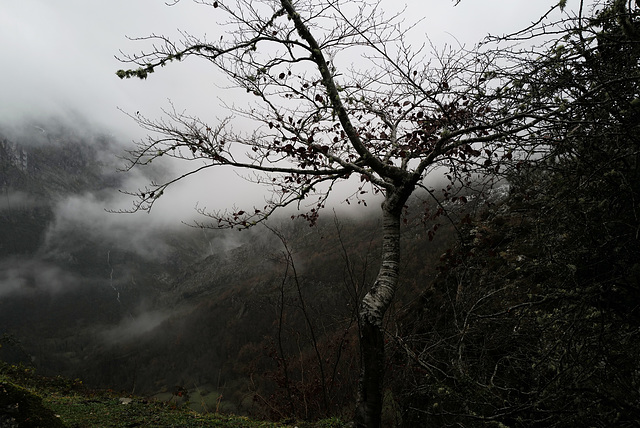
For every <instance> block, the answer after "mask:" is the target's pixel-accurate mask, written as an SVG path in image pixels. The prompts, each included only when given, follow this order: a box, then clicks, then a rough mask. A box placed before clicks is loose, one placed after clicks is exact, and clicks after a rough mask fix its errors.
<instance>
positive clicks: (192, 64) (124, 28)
mask: <svg viewBox="0 0 640 428" xmlns="http://www.w3.org/2000/svg"><path fill="white" fill-rule="evenodd" d="M554 1H555V0H535V1H534V0H463V1H462V2H461V3H460V4H459V5H458V6H455V7H454V2H453V1H452V0H408V1H406V5H407V14H406V19H407V22H408V23H412V22H415V21H416V20H418V19H420V18H423V17H424V20H423V21H422V22H421V23H420V24H419V26H418V27H417V29H416V31H414V32H413V35H414V37H416V44H420V43H422V42H423V41H424V35H425V34H426V35H428V36H429V37H430V38H431V40H432V41H434V42H435V43H436V45H442V44H444V43H449V44H457V43H458V42H461V43H465V44H467V45H468V46H471V45H473V44H474V43H475V42H477V41H478V40H479V39H481V38H482V37H483V36H485V35H486V34H488V33H494V34H496V33H503V32H510V31H513V30H516V29H518V28H522V27H523V26H525V25H527V24H528V23H530V22H531V21H533V20H535V19H537V18H538V17H539V16H540V15H541V14H542V13H544V12H545V11H546V10H547V8H548V7H549V6H551V5H552V4H553V3H554ZM574 2H575V1H574ZM569 3H570V5H571V0H570V2H569ZM403 4H405V2H403V0H400V1H398V0H382V5H383V8H385V9H394V8H396V9H397V8H398V7H401V6H402V5H403ZM217 19H218V18H217V14H216V10H215V9H213V8H211V7H207V6H203V5H198V4H194V3H193V2H192V1H190V0H182V1H181V2H179V3H178V4H176V5H173V6H167V5H166V4H165V1H163V0H101V1H100V0H55V1H51V0H0V54H1V55H2V56H1V58H2V71H1V72H0V76H1V78H0V124H1V123H3V122H4V123H5V124H6V123H12V122H15V121H17V120H19V119H20V118H21V117H24V116H31V117H38V116H39V115H50V114H62V115H64V114H66V113H67V112H75V113H80V114H81V115H83V116H85V117H86V119H87V120H88V121H90V122H92V123H96V124H98V125H100V126H102V127H104V128H105V129H106V130H108V131H109V132H112V133H115V134H117V135H122V136H123V137H124V139H133V138H138V137H140V136H141V135H142V134H141V131H140V130H139V129H138V128H136V126H135V124H134V123H132V121H131V120H130V119H129V118H128V117H126V116H125V115H124V114H123V113H122V112H120V111H119V110H118V108H121V109H123V110H125V111H129V112H136V111H140V112H142V113H144V114H145V115H146V116H149V117H159V116H160V109H161V108H162V107H167V105H168V99H171V101H172V102H173V103H174V104H175V105H176V106H177V107H178V108H179V109H184V108H187V109H189V111H192V112H196V113H198V114H200V115H205V116H208V117H209V116H210V117H211V118H212V119H213V120H212V122H215V117H216V115H219V113H220V109H219V107H218V103H219V101H218V99H217V97H223V98H225V97H228V94H225V93H221V90H220V88H219V87H218V86H216V82H215V73H213V72H212V71H211V69H210V67H209V66H208V65H207V64H205V63H202V62H198V61H185V62H183V63H173V64H171V66H169V67H166V68H163V69H161V70H159V71H158V72H156V73H154V75H153V76H151V78H149V79H148V80H146V81H140V80H137V79H128V80H124V81H122V80H120V79H119V78H118V77H117V76H116V75H115V71H116V70H117V69H119V68H123V65H122V64H121V63H120V62H118V60H117V59H116V58H115V56H116V55H118V53H119V50H122V51H124V52H127V53H134V52H136V51H139V50H141V49H143V48H144V45H142V44H140V43H136V42H134V41H131V40H128V39H127V38H126V36H130V37H137V36H145V35H149V34H151V33H153V32H155V33H157V34H165V35H169V36H173V35H176V34H177V30H178V29H184V30H188V31H189V32H190V33H192V34H194V35H199V34H204V33H206V34H207V35H208V36H209V39H210V40H216V39H217V34H220V31H221V30H220V28H219V27H218V26H217V25H216V22H217V21H216V20H217ZM225 99H226V98H225ZM227 196H229V198H228V200H227V201H225V202H224V203H225V204H228V203H229V201H231V200H232V197H233V195H232V194H228V195H227ZM236 196H237V193H236ZM258 202H260V201H258ZM187 204H188V205H189V207H190V208H189V209H192V208H193V203H187Z"/></svg>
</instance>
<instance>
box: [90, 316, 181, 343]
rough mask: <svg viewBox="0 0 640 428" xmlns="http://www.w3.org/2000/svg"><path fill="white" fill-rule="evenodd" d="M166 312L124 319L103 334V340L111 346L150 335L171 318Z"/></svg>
mask: <svg viewBox="0 0 640 428" xmlns="http://www.w3.org/2000/svg"><path fill="white" fill-rule="evenodd" d="M169 316H170V314H169V313H168V312H164V311H149V312H143V313H141V314H139V315H137V316H131V317H127V318H124V319H123V320H122V321H121V322H120V323H119V324H118V325H117V326H115V327H112V328H109V329H108V330H106V331H104V332H103V333H102V338H103V340H104V341H105V342H107V343H110V344H115V343H121V342H127V341H130V340H133V339H136V338H138V337H140V336H142V335H144V334H146V333H149V332H151V331H153V330H154V329H156V328H157V327H159V326H160V324H162V323H163V322H164V321H165V320H167V319H168V318H169Z"/></svg>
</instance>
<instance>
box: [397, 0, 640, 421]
mask: <svg viewBox="0 0 640 428" xmlns="http://www.w3.org/2000/svg"><path fill="white" fill-rule="evenodd" d="M639 13H640V11H639V10H638V9H637V7H636V8H635V9H630V10H629V9H626V8H625V6H624V2H619V1H616V2H612V3H610V4H607V5H606V7H604V8H603V9H601V11H600V12H595V13H594V15H593V17H592V18H590V19H585V18H582V19H576V20H571V21H567V24H571V27H569V26H568V27H567V28H568V30H567V33H566V35H567V36H566V37H565V38H564V39H563V40H562V45H561V43H560V41H558V42H557V43H554V45H553V47H552V49H553V50H552V51H551V53H550V54H549V55H548V56H546V57H544V58H543V59H541V60H540V61H542V62H543V66H542V67H539V68H538V69H539V70H544V73H543V75H542V74H540V75H537V76H536V75H532V76H531V82H536V85H537V88H538V89H539V91H540V93H545V94H546V95H545V96H566V97H567V102H568V107H567V110H566V111H565V112H564V114H563V115H562V116H561V117H559V120H558V121H557V123H556V125H555V128H549V129H550V130H552V131H554V132H553V133H551V134H548V135H545V136H544V137H545V138H548V139H549V152H548V154H547V155H546V156H544V157H543V158H542V159H536V160H535V161H532V162H530V163H520V164H518V165H517V166H516V167H515V168H514V169H513V170H512V174H511V176H510V181H511V183H512V189H511V196H510V198H509V200H508V201H507V202H506V203H505V204H504V205H502V206H500V207H498V208H496V209H495V210H494V211H493V212H492V213H491V214H490V215H487V216H485V217H484V218H482V219H478V220H477V221H475V222H474V224H473V225H472V226H470V227H469V228H468V231H467V233H468V234H469V236H468V239H467V241H466V242H463V243H462V244H460V245H459V246H458V247H457V248H456V250H454V251H450V252H447V253H445V254H444V255H443V257H442V267H441V274H440V276H439V278H438V279H437V280H436V281H435V283H434V285H433V287H432V288H431V289H430V290H429V291H428V292H427V293H425V294H424V295H423V299H422V300H421V302H420V305H421V306H422V310H421V313H420V315H419V316H418V317H414V316H413V315H412V312H410V311H409V312H407V315H406V317H405V318H404V320H403V321H404V323H403V327H404V330H403V332H402V334H400V335H399V336H398V337H397V340H396V344H397V347H396V350H397V352H396V360H395V364H396V365H397V366H398V367H399V369H398V371H399V372H400V374H398V375H397V377H396V379H395V381H396V383H395V384H394V391H395V393H396V394H397V396H398V398H399V400H398V401H399V402H401V403H402V406H401V407H402V419H403V422H404V423H405V424H406V425H407V426H426V425H429V424H431V426H520V427H535V426H539V427H560V426H581V425H583V424H585V423H586V422H585V421H589V425H590V426H598V427H606V426H612V425H615V426H636V424H637V421H638V420H640V406H638V403H639V402H640V394H639V392H638V386H639V382H640V379H639V376H638V373H640V372H639V370H640V363H639V361H638V358H637V355H638V353H639V352H640V340H639V339H640V337H639V335H640V333H639V327H640V317H639V312H638V311H639V307H638V302H639V301H640V283H639V279H640V276H639V273H640V265H639V264H638V260H640V240H639V236H638V230H640V219H639V218H638V215H637V210H638V200H639V198H640V176H639V175H638V174H639V170H638V167H639V164H638V160H639V159H638V154H639V153H640V140H639V135H640V133H639V131H640V129H639V125H638V123H639V120H638V118H639V115H640V106H639V105H638V104H640V102H638V100H639V96H640V87H639V83H638V82H640V78H639V77H640V76H639V73H638V70H639V69H638V59H639V58H640V38H638V28H640V26H639V24H638V17H639ZM559 59H562V60H560V61H559ZM541 73H542V72H541ZM543 80H545V81H546V84H544V85H543V83H542V82H543ZM569 101H570V103H569Z"/></svg>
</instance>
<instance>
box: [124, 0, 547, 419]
mask: <svg viewBox="0 0 640 428" xmlns="http://www.w3.org/2000/svg"><path fill="white" fill-rule="evenodd" d="M197 2H198V3H201V4H202V5H203V6H209V7H210V8H211V13H212V16H213V17H216V18H218V20H219V22H220V24H221V25H220V28H221V29H222V30H223V31H224V33H223V35H222V37H220V38H219V40H215V41H209V40H207V39H206V38H204V37H196V36H193V35H191V34H189V33H186V32H184V33H182V36H183V37H182V39H181V40H180V41H174V40H171V39H169V38H168V37H165V36H162V35H151V36H149V37H146V38H142V39H138V41H139V42H141V43H146V46H147V50H146V51H143V53H141V54H136V55H130V56H124V57H123V58H121V59H122V60H123V61H124V62H125V63H129V64H131V68H130V69H126V70H120V71H118V72H117V74H118V76H119V77H121V78H128V77H138V78H142V79H145V78H147V77H149V76H150V74H151V73H153V72H154V71H157V70H158V69H159V68H161V67H163V66H166V65H169V64H170V63H171V62H179V61H184V60H186V59H187V58H189V57H199V58H201V59H204V60H207V61H209V62H210V63H211V64H212V65H213V66H214V67H216V68H217V69H218V70H219V71H221V72H223V73H224V74H225V75H226V76H227V77H228V78H229V81H230V82H231V86H232V87H235V88H238V89H241V90H242V91H246V93H248V94H252V95H253V96H254V97H255V98H254V100H255V101H254V102H252V103H250V104H248V105H246V106H244V107H237V106H228V107H229V109H230V110H231V111H233V113H234V114H235V115H236V117H243V118H248V119H251V120H253V122H254V123H255V127H254V128H253V129H251V130H250V131H248V132H236V131H234V130H233V129H232V127H231V124H232V123H233V118H228V119H224V120H216V121H215V122H214V123H210V122H208V121H206V120H205V119H201V118H199V117H194V116H190V115H188V114H186V113H181V112H179V111H177V110H176V109H174V108H171V109H170V110H168V111H166V116H165V117H164V118H162V119H157V120H156V119H149V118H147V117H144V116H142V115H140V114H132V115H131V117H132V118H133V120H135V121H136V122H137V123H138V124H139V125H140V126H141V127H142V128H144V129H146V130H148V131H149V132H150V133H151V134H150V136H149V137H148V139H146V140H143V141H141V142H139V143H138V145H137V146H136V148H135V149H133V150H131V151H130V152H129V153H128V159H129V161H130V165H129V167H130V168H134V167H137V166H142V165H146V164H148V163H149V162H151V161H152V160H155V159H156V158H160V157H163V156H164V157H171V158H177V159H180V160H185V161H194V164H195V165H196V166H194V167H193V169H191V170H190V171H189V172H187V173H185V174H183V175H180V176H177V177H175V178H173V179H171V180H168V181H166V182H162V183H151V184H150V185H149V187H147V188H144V189H139V190H138V191H135V192H132V194H133V195H135V196H136V201H135V203H134V207H133V211H138V210H150V209H151V208H152V206H153V204H154V203H155V201H157V200H158V198H159V197H160V196H161V195H162V194H163V193H164V191H165V190H166V189H167V188H168V187H169V186H171V185H172V184H173V183H175V182H176V181H178V180H181V179H183V178H185V177H187V176H190V175H192V174H195V173H197V172H200V171H202V170H205V169H209V168H216V167H220V166H231V167H235V168H237V169H240V170H245V171H247V172H248V175H247V178H248V179H249V180H252V181H255V182H256V183H257V184H262V185H265V186H266V187H267V188H268V191H269V194H270V198H269V199H268V200H267V202H266V203H265V205H264V206H260V207H252V208H246V207H245V208H244V209H237V208H234V209H232V210H230V211H216V212H206V211H204V210H202V214H205V215H206V216H208V218H209V220H210V221H211V222H210V223H206V224H205V223H202V224H199V225H201V226H211V227H220V228H227V227H230V228H234V227H238V228H247V227H250V226H252V225H254V224H256V223H259V222H262V221H264V220H265V219H267V218H268V217H269V216H270V215H271V214H272V213H273V212H274V211H276V210H278V209H280V208H283V207H287V206H297V208H298V209H303V210H302V213H301V214H300V216H302V217H304V218H306V219H307V220H309V221H310V222H311V223H313V222H315V220H316V218H317V216H318V212H319V211H320V210H321V209H322V208H323V207H324V205H325V203H326V201H327V198H328V196H329V194H330V193H331V190H332V189H333V187H334V184H335V183H336V182H338V181H346V180H351V181H350V182H351V183H353V185H354V193H353V194H352V196H351V197H350V198H349V199H352V200H353V199H357V200H358V201H362V198H363V197H364V195H365V194H367V193H373V194H378V195H381V197H382V198H383V202H382V205H381V210H382V218H383V220H382V234H383V243H382V262H381V266H380V269H379V273H378V276H377V278H376V280H375V282H374V283H373V284H371V287H370V288H369V290H368V292H367V293H366V294H365V295H364V297H363V298H362V301H361V302H360V327H361V332H360V335H361V352H362V362H363V363H362V372H361V378H360V384H359V396H358V400H357V406H356V414H355V420H356V424H357V426H367V427H378V426H380V424H381V409H382V399H383V394H382V385H383V379H384V337H383V334H384V333H383V329H382V325H383V318H384V317H385V313H386V312H387V309H388V308H389V306H390V305H391V303H392V300H393V296H394V293H395V291H396V288H397V284H398V277H399V260H400V246H399V241H400V225H401V216H402V210H403V207H405V204H406V202H407V200H408V198H409V197H410V196H411V195H412V194H413V193H414V192H415V191H416V189H419V188H423V189H427V186H426V184H425V183H424V180H425V177H426V176H427V175H429V173H430V172H433V171H434V170H435V169H436V168H442V169H440V171H441V172H442V175H445V176H446V177H447V178H448V179H449V180H451V181H455V180H460V181H465V182H468V180H470V178H471V176H472V175H471V174H472V173H473V171H474V169H475V167H476V166H479V165H480V166H483V167H485V168H487V167H488V168H489V169H491V170H493V171H498V170H499V169H500V163H501V161H502V160H504V159H507V158H511V157H512V156H513V155H514V151H513V149H514V147H515V145H516V144H517V143H519V142H521V141H524V139H525V138H526V136H527V134H528V133H529V131H528V130H530V129H531V128H532V127H534V126H535V125H536V124H539V123H541V121H542V119H544V118H546V117H548V116H549V115H552V114H553V112H554V108H555V107H554V106H553V105H548V104H545V105H534V104H526V105H525V104H522V102H521V99H520V98H519V96H518V90H517V87H515V86H514V85H513V79H512V75H513V70H511V69H509V68H508V67H506V66H505V64H504V63H501V62H499V61H494V60H495V59H496V57H497V56H498V54H497V53H495V52H492V51H490V50H484V51H482V52H480V51H465V50H464V49H462V48H461V49H458V50H454V49H450V48H446V49H444V50H441V51H435V49H434V50H433V52H430V49H431V46H430V45H429V44H424V45H422V46H412V45H411V44H410V43H409V41H408V31H410V30H412V27H405V26H403V21H402V15H403V14H402V12H400V13H398V14H396V15H389V14H385V13H383V12H382V10H381V9H380V7H379V6H380V5H379V2H378V1H366V0H356V1H349V2H347V1H343V0H320V1H311V0H299V1H293V0H263V1H260V2H256V1H250V0H234V1H224V0H222V1H205V0H200V1H197ZM353 58H358V59H357V61H353ZM352 61H353V63H352ZM500 64H502V68H500ZM521 153H525V152H521ZM358 179H359V181H358ZM303 202H304V203H303Z"/></svg>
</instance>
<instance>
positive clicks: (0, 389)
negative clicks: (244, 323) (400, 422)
mask: <svg viewBox="0 0 640 428" xmlns="http://www.w3.org/2000/svg"><path fill="white" fill-rule="evenodd" d="M0 426H2V427H11V428H13V427H20V428H22V427H43V428H50V427H51V428H55V427H68V428H85V427H256V428H257V427H261V428H276V427H277V428H286V427H294V426H296V427H299V428H340V427H343V426H345V425H344V424H343V423H341V422H340V421H338V420H335V419H328V420H323V421H318V422H313V423H310V422H299V423H289V424H284V423H276V422H265V421H257V420H253V419H250V418H247V417H245V416H235V415H223V414H217V413H206V414H203V413H197V412H195V411H193V410H191V409H189V408H188V407H187V406H182V407H178V406H176V405H175V404H170V403H166V402H160V401H155V400H148V399H145V398H142V397H135V396H129V395H123V394H118V393H116V392H114V391H111V390H95V389H90V388H86V387H85V386H84V385H83V384H82V382H81V381H79V380H70V379H65V378H61V377H55V378H51V377H44V376H39V375H37V374H36V373H35V372H34V370H33V369H32V368H29V367H25V366H20V365H18V366H16V365H9V364H5V363H2V362H0Z"/></svg>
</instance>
